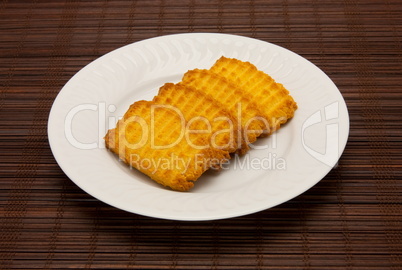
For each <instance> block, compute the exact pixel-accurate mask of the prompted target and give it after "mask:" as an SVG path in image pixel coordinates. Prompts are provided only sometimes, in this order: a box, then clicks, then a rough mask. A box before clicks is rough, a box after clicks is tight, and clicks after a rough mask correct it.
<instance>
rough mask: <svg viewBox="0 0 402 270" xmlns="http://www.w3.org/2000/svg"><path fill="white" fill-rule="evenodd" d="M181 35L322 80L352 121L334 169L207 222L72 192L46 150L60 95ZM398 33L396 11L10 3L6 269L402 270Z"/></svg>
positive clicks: (3, 200)
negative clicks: (247, 50)
mask: <svg viewBox="0 0 402 270" xmlns="http://www.w3.org/2000/svg"><path fill="white" fill-rule="evenodd" d="M185 32H222V33H231V34H237V35H244V36H249V37H253V38H257V39H261V40H264V41H268V42H271V43H275V44H278V45H281V46H283V47H286V48H288V49H291V50H293V51H294V52H296V53H298V54H300V55H302V56H303V57H305V58H307V59H309V60H310V61H312V62H313V63H314V64H316V65H317V66H319V67H320V68H321V69H322V70H323V71H324V72H326V73H327V74H328V75H329V76H330V77H331V79H332V80H333V81H334V82H335V83H336V84H337V86H338V88H339V89H340V91H341V92H342V94H343V96H344V98H345V100H346V103H347V105H348V109H349V113H350V124H351V130H350V137H349V142H348V145H347V147H346V150H345V152H344V154H343V156H342V158H341V159H340V161H339V164H338V166H337V167H336V168H335V169H333V170H332V171H331V172H330V173H329V174H328V175H327V176H326V177H325V178H324V179H323V180H322V181H321V182H320V183H318V184H317V185H316V186H315V187H314V188H312V189H310V190H309V191H307V192H305V193H304V194H302V195H300V196H298V197H297V198H295V199H293V200H291V201H289V202H287V203H284V204H282V205H279V206H277V207H275V208H272V209H268V210H266V211H262V212H259V213H256V214H253V215H248V216H244V217H239V218H234V219H228V220H220V221H210V222H178V221H168V220H159V219H153V218H147V217H143V216H139V215H135V214H130V213H126V212H124V211H121V210H118V209H115V208H112V207H110V206H108V205H106V204H104V203H102V202H99V201H97V200H96V199H94V198H92V197H91V196H89V195H87V194H86V193H84V192H83V191H82V190H80V189H79V188H78V187H77V186H75V185H74V183H73V182H72V181H70V180H69V179H68V178H67V177H66V176H65V175H64V173H63V172H62V171H61V169H60V168H59V166H58V165H57V163H56V162H55V160H54V158H53V156H52V153H51V151H50V148H49V145H48V142H47V132H46V125H47V117H48V113H49V110H50V107H51V104H52V102H53V100H54V98H55V97H56V95H57V93H58V92H59V91H60V89H61V88H62V86H63V85H64V84H65V83H66V82H67V80H68V79H69V78H70V77H71V76H73V75H74V74H75V73H76V72H77V71H78V70H80V69H81V68H82V67H83V66H85V65H86V64H88V63H89V62H91V61H92V60H94V59H96V58H97V57H99V56H101V55H103V54H105V53H107V52H109V51H111V50H113V49H116V48H118V47H121V46H123V45H126V44H129V43H131V42H135V41H139V40H142V39H145V38H150V37H155V36H158V35H165V34H173V33H185ZM401 32H402V2H401V1H398V0H389V1H384V0H373V1H370V0H365V1H363V0H361V1H357V0H355V1H354V0H350V1H349V0H345V1H318V0H295V1H292V0H271V1H264V0H255V1H252V0H251V1H243V0H236V1H200V0H197V1H196V0H189V1H182V0H179V1H165V0H158V1H155V0H150V1H106V0H105V1H99V0H98V1H38V0H36V1H7V0H3V1H1V2H0V44H1V46H0V78H1V79H0V87H1V96H0V123H1V125H0V143H1V153H0V161H1V162H0V168H1V169H0V176H1V181H0V190H1V193H0V206H1V208H0V217H1V225H0V228H1V236H0V252H1V254H0V263H1V264H0V265H1V269H50V268H54V269H64V268H73V269H77V268H86V269H89V268H92V269H126V268H138V269H166V268H176V269H188V268H190V267H192V268H195V269H402V268H401V265H402V260H401V253H402V248H401V247H402V237H401V228H402V226H401V218H402V212H401V191H402V189H401V185H402V183H401V164H402V158H401V153H402V151H401V150H402V140H401V134H402V133H401V125H402V121H401V110H402V105H401V104H402V93H401V87H402V84H401V76H402V65H401V63H402V58H401Z"/></svg>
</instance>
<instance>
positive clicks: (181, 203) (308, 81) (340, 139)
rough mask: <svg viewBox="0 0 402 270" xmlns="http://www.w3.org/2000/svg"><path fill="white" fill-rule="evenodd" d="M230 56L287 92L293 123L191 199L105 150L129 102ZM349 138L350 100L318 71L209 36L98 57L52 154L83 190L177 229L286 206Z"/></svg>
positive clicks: (59, 103)
mask: <svg viewBox="0 0 402 270" xmlns="http://www.w3.org/2000/svg"><path fill="white" fill-rule="evenodd" d="M222 55H224V56H226V57H233V58H237V59H240V60H243V61H250V62H251V63H253V64H254V65H256V66H257V67H258V69H260V70H262V71H264V72H266V73H268V74H270V75H271V76H272V77H273V78H274V79H275V80H276V81H277V82H280V83H282V84H284V85H285V87H286V88H287V89H288V90H289V91H290V93H291V95H292V96H293V97H294V99H295V100H296V102H297V103H298V107H299V108H298V110H297V111H296V114H295V116H294V118H293V119H292V120H291V121H290V122H289V123H287V124H286V125H284V126H283V127H282V128H281V129H280V130H279V131H278V132H276V133H275V134H274V135H272V136H270V137H268V138H262V139H259V140H258V142H257V143H256V144H255V147H254V149H251V150H250V151H249V152H248V153H247V154H246V155H245V156H243V157H238V156H235V157H234V158H233V159H232V160H231V161H230V163H229V164H227V166H225V168H224V169H223V170H221V171H220V172H214V171H208V172H206V173H205V174H204V175H203V176H201V178H200V179H199V180H198V181H197V183H196V185H195V187H194V188H193V189H192V190H191V191H189V192H176V191H172V190H170V189H167V188H164V187H162V186H160V185H158V184H156V183H155V182H153V181H152V180H150V179H149V178H148V177H147V176H145V175H143V174H142V173H140V172H138V171H136V170H135V169H130V168H129V167H128V166H126V165H125V164H123V163H121V162H119V161H118V159H117V158H116V156H115V155H113V154H111V153H110V152H108V151H107V150H106V149H105V145H104V141H103V139H102V138H103V136H104V135H105V133H106V130H107V129H108V128H112V127H114V126H115V123H116V121H117V119H118V118H119V117H121V116H122V115H123V114H124V112H125V111H126V110H127V108H128V106H129V105H130V104H131V103H133V102H135V101H137V100H141V99H145V100H151V99H152V97H153V96H154V95H156V93H157V91H158V88H159V87H160V86H162V85H163V84H164V83H166V82H179V81H180V79H181V77H182V75H183V74H184V73H185V72H186V71H187V70H190V69H194V68H209V67H210V66H212V64H213V63H214V62H215V61H216V60H217V59H218V58H219V57H220V56H222ZM348 134H349V116H348V111H347V107H346V105H345V102H344V99H343V98H342V95H341V94H340V92H339V90H338V89H337V87H336V86H335V84H334V83H333V82H332V81H331V80H330V79H329V78H328V76H327V75H326V74H325V73H324V72H322V71H321V70H320V69H319V68H317V67H316V66H315V65H313V64H312V63H311V62H309V61H307V60H306V59H304V58H303V57H301V56H299V55H297V54H295V53H293V52H291V51H289V50H287V49H284V48H282V47H279V46H277V45H274V44H271V43H267V42H264V41H260V40H256V39H252V38H247V37H242V36H235V35H227V34H211V33H192V34H178V35H169V36H162V37H157V38H152V39H147V40H143V41H140V42H136V43H133V44H130V45H127V46H125V47H122V48H119V49H117V50H115V51H112V52H110V53H108V54H106V55H104V56H102V57H100V58H99V59H97V60H95V61H93V62H92V63H90V64H89V65H87V66H86V67H84V68H83V69H82V70H80V71H79V72H78V73H77V74H76V75H75V76H74V77H73V78H71V80H69V82H68V83H67V84H66V85H65V86H64V87H63V89H62V90H61V91H60V93H59V95H58V96H57V98H56V100H55V101H54V104H53V107H52V109H51V112H50V116H49V123H48V135H49V142H50V146H51V149H52V152H53V154H54V156H55V158H56V160H57V162H58V164H59V165H60V167H61V168H62V169H63V171H64V172H65V173H66V174H67V176H68V177H69V178H70V179H71V180H72V181H74V183H76V184H77V185H78V186H79V187H80V188H82V189H83V190H84V191H86V192H87V193H89V194H91V195H92V196H94V197H95V198H97V199H99V200H101V201H103V202H105V203H108V204H110V205H112V206H114V207H117V208H120V209H123V210H126V211H129V212H133V213H137V214H141V215H145V216H150V217H157V218H164V219H174V220H213V219H222V218H230V217H236V216H241V215H246V214H250V213H254V212H257V211H261V210H264V209H267V208H270V207H273V206H275V205H278V204H281V203H284V202H286V201H288V200H290V199H292V198H294V197H295V196H297V195H299V194H301V193H303V192H304V191H306V190H308V189H309V188H311V187H312V186H313V185H315V184H316V183H317V182H318V181H320V180H321V179H322V178H323V177H324V176H325V175H326V174H327V173H328V172H329V171H330V170H331V169H332V168H333V167H334V166H335V165H336V163H337V161H338V159H339V157H340V155H341V153H342V151H343V149H344V147H345V145H346V141H347V138H348Z"/></svg>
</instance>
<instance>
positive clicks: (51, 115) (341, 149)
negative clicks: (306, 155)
mask: <svg viewBox="0 0 402 270" xmlns="http://www.w3.org/2000/svg"><path fill="white" fill-rule="evenodd" d="M200 35H202V36H215V37H219V38H220V37H221V38H224V37H232V38H242V39H247V40H250V41H252V42H258V43H260V44H268V45H269V46H274V47H277V48H279V49H280V50H284V51H286V52H287V53H290V54H293V55H295V56H297V57H299V58H300V59H303V61H306V62H307V63H309V65H312V66H313V67H314V68H316V69H317V70H319V71H320V72H321V75H323V76H325V77H326V78H327V79H328V80H329V81H330V82H331V83H332V84H333V85H334V86H335V88H336V90H337V93H336V94H338V95H339V97H340V101H341V105H343V106H342V107H343V108H342V109H344V111H345V112H346V114H345V122H344V123H343V124H344V125H345V126H343V129H344V132H345V137H344V140H343V141H342V142H340V145H339V157H338V159H337V161H336V162H338V160H339V159H340V158H341V156H342V153H343V152H344V150H345V148H346V145H347V142H348V138H349V132H350V120H349V112H348V108H347V104H346V102H345V100H344V98H343V96H342V93H341V92H340V90H339V88H338V87H337V86H336V85H335V83H334V82H333V81H332V80H331V79H330V78H329V76H328V75H327V74H326V73H325V72H324V71H322V70H321V69H320V68H319V67H317V66H316V65H315V64H314V63H312V62H311V61H309V60H308V59H306V58H304V57H303V56H301V55H299V54H297V53H295V52H293V51H291V50H289V49H287V48H284V47H282V46H280V45H277V44H274V43H271V42H267V41H264V40H260V39H255V38H251V37H247V36H242V35H234V34H224V33H205V32H202V33H179V34H171V35H163V36H157V37H151V38H148V39H144V40H140V41H137V42H133V43H131V44H127V45H124V46H122V47H119V48H116V49H114V50H112V51H110V52H108V53H106V54H104V55H102V56H100V57H98V58H97V59H95V60H93V61H91V62H89V63H88V64H87V65H85V66H84V67H82V68H81V69H80V70H79V71H77V72H76V73H75V74H74V75H73V76H72V77H71V78H70V79H69V80H68V81H67V83H66V84H65V85H64V86H63V87H62V88H61V90H60V91H59V93H58V95H57V97H56V98H55V99H54V101H53V104H52V106H51V109H50V111H49V117H48V125H47V134H48V142H49V145H50V148H51V151H52V154H53V156H54V158H55V160H56V162H57V163H58V165H59V167H60V168H61V169H62V171H63V172H64V173H65V174H66V176H67V177H68V178H69V179H70V180H71V181H72V182H74V183H75V184H76V185H77V186H78V187H79V188H80V189H82V190H83V191H85V192H86V193H88V194H89V195H90V196H92V197H94V198H96V199H98V200H100V201H102V202H105V203H107V204H109V205H111V206H113V207H115V208H118V209H121V210H124V211H127V212H130V213H135V214H139V215H143V216H148V217H153V218H160V219H168V220H180V221H207V220H219V219H227V218H234V217H239V216H244V215H249V214H253V213H256V212H260V211H263V210H267V209H270V208H272V207H275V206H277V205H280V204H282V203H285V202H287V201H289V200H291V199H293V198H295V197H297V196H298V195H300V194H303V193H304V192H306V191H307V190H309V189H311V188H312V187H313V186H315V185H316V184H317V183H318V182H320V181H321V180H322V179H323V178H324V177H325V176H326V175H327V174H328V173H329V172H330V171H331V170H332V169H333V166H332V167H328V169H327V171H326V172H325V173H324V174H323V176H322V177H319V179H317V180H315V181H311V182H309V185H304V189H303V191H302V192H295V193H297V194H296V195H295V194H293V193H289V194H288V196H287V198H286V199H284V200H282V201H281V202H277V203H274V204H271V205H270V206H268V207H265V206H264V205H262V206H261V207H259V209H254V210H252V211H244V212H242V213H235V214H233V213H231V214H227V215H223V216H222V215H218V216H209V217H201V216H200V217H197V216H191V217H178V216H177V215H169V214H167V215H165V216H163V215H152V214H150V213H147V212H142V211H133V210H132V209H129V208H127V207H122V206H116V205H115V204H114V203H113V202H111V201H109V200H107V199H105V198H99V196H97V195H95V194H93V193H92V192H91V191H90V190H87V188H85V187H83V186H82V185H81V184H80V183H79V181H76V179H73V177H71V174H70V173H69V171H68V170H67V169H66V168H65V166H64V165H63V160H62V159H61V158H60V155H59V153H58V152H57V151H56V148H57V146H56V145H55V143H54V141H53V137H52V136H53V135H52V133H53V130H52V124H53V121H55V120H54V111H55V109H56V107H55V104H57V101H58V99H59V98H60V93H61V92H62V91H63V89H64V88H66V87H67V86H68V85H69V83H70V82H71V81H73V80H74V78H75V77H76V76H77V75H78V74H79V73H80V72H82V71H83V70H84V69H88V68H89V67H91V66H92V65H95V64H96V63H97V62H100V61H102V59H105V58H106V57H108V56H110V55H111V54H113V53H116V51H119V50H122V49H123V48H125V47H129V46H135V44H137V45H139V44H143V43H146V42H152V41H153V40H158V39H165V38H174V37H176V36H188V37H190V38H191V36H200ZM335 165H336V163H335V164H334V166H335ZM190 193H191V191H190Z"/></svg>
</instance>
